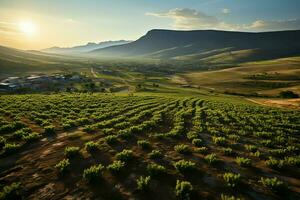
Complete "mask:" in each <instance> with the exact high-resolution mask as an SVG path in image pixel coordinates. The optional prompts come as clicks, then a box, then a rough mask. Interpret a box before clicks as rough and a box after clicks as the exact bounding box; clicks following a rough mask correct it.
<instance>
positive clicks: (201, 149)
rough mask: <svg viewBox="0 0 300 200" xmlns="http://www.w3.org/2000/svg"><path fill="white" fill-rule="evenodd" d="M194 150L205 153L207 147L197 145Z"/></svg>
mask: <svg viewBox="0 0 300 200" xmlns="http://www.w3.org/2000/svg"><path fill="white" fill-rule="evenodd" d="M195 152H197V153H201V154H204V155H206V154H207V153H208V148H207V147H198V148H195Z"/></svg>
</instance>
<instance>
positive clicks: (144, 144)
mask: <svg viewBox="0 0 300 200" xmlns="http://www.w3.org/2000/svg"><path fill="white" fill-rule="evenodd" d="M137 145H138V146H139V147H141V148H142V149H149V148H150V147H151V144H150V142H148V141H146V140H139V141H137Z"/></svg>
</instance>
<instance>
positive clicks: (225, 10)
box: [222, 8, 231, 14]
mask: <svg viewBox="0 0 300 200" xmlns="http://www.w3.org/2000/svg"><path fill="white" fill-rule="evenodd" d="M230 12H231V11H230V9H228V8H224V9H223V10H222V13H223V14H230Z"/></svg>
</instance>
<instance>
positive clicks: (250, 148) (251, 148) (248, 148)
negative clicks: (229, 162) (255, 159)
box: [245, 144, 257, 153]
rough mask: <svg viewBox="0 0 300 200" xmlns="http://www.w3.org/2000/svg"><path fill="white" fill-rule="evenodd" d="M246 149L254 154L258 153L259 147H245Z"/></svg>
mask: <svg viewBox="0 0 300 200" xmlns="http://www.w3.org/2000/svg"><path fill="white" fill-rule="evenodd" d="M245 148H246V149H247V150H248V151H250V152H252V153H254V152H256V151H257V146H255V145H247V144H246V145H245Z"/></svg>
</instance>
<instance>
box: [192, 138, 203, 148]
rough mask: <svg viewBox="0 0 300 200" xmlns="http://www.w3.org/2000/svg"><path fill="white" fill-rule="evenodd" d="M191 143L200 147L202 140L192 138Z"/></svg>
mask: <svg viewBox="0 0 300 200" xmlns="http://www.w3.org/2000/svg"><path fill="white" fill-rule="evenodd" d="M192 144H193V145H195V146H196V147H201V144H202V140H201V139H193V140H192Z"/></svg>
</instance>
